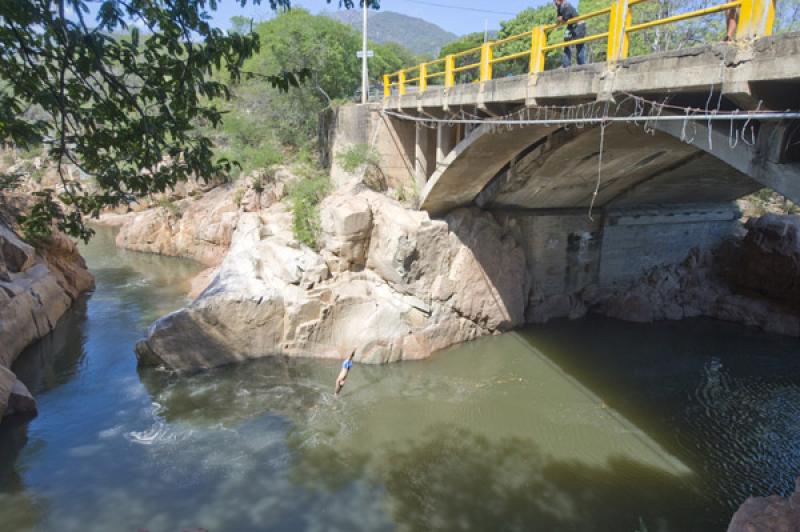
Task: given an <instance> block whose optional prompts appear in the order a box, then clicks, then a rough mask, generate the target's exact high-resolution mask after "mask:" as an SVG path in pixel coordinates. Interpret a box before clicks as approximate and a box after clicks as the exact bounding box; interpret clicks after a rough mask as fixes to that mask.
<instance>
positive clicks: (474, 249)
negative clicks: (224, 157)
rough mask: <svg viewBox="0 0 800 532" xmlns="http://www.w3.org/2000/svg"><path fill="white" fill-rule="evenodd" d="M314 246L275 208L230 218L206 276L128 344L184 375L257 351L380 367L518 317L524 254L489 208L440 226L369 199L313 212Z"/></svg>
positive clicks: (344, 199)
mask: <svg viewBox="0 0 800 532" xmlns="http://www.w3.org/2000/svg"><path fill="white" fill-rule="evenodd" d="M321 220H322V229H323V234H322V238H321V241H322V249H321V250H320V252H319V253H317V252H315V251H313V250H311V249H309V248H308V247H305V246H301V245H299V244H298V243H297V242H296V241H295V240H294V239H293V237H292V236H291V235H292V233H291V216H290V215H288V213H286V212H285V211H284V209H283V207H282V206H281V205H274V206H273V207H271V208H269V209H267V210H263V209H262V210H261V211H260V212H257V213H244V214H242V215H241V216H240V218H239V220H238V223H237V227H236V230H235V232H234V234H233V238H232V244H231V248H230V251H229V253H228V255H227V256H226V257H225V260H224V261H223V263H222V264H221V265H220V268H219V272H218V274H217V276H216V278H215V279H214V280H213V281H212V282H211V284H210V285H209V287H208V288H207V289H206V290H205V291H204V292H203V293H202V295H201V296H200V297H199V298H198V299H197V300H196V301H195V302H194V303H193V304H192V305H191V306H189V307H188V308H185V309H181V310H179V311H177V312H175V313H173V314H171V315H169V316H166V317H164V318H162V319H161V320H159V321H158V322H156V323H155V324H154V325H153V326H152V327H151V329H150V331H149V333H148V337H147V338H146V339H145V340H143V341H142V342H140V343H139V344H138V346H137V355H138V357H139V360H140V361H141V362H142V363H144V364H158V365H165V366H167V367H170V368H174V369H178V370H184V371H192V370H198V369H204V368H209V367H214V366H219V365H223V364H227V363H231V362H235V361H239V360H245V359H251V358H258V357H262V356H268V355H275V354H282V355H303V356H316V357H330V358H339V357H344V356H346V355H347V354H348V353H349V352H350V350H352V349H356V360H359V361H361V362H368V363H383V362H391V361H397V360H408V359H418V358H424V357H427V356H429V355H430V354H431V353H432V352H434V351H436V350H439V349H442V348H444V347H447V346H449V345H452V344H454V343H458V342H463V341H466V340H470V339H473V338H476V337H478V336H482V335H486V334H493V333H496V332H500V331H505V330H509V329H511V328H513V327H515V326H518V325H521V324H522V323H523V322H524V310H525V309H524V294H525V291H524V290H520V288H524V287H525V284H526V280H525V271H526V268H525V257H524V254H523V253H522V250H521V249H520V248H519V246H518V245H517V244H516V242H515V241H514V240H513V239H512V238H510V237H509V236H507V235H504V234H503V230H502V228H501V226H500V225H499V224H497V222H496V221H495V220H494V219H493V218H492V216H491V215H490V214H489V213H486V212H482V211H479V210H477V209H473V210H468V209H464V210H460V211H456V212H454V213H452V214H451V215H450V216H448V217H447V218H446V219H445V220H443V221H434V220H431V219H430V218H429V217H428V215H427V214H425V213H422V212H419V211H411V210H408V209H405V208H403V207H402V206H401V205H400V204H398V203H397V202H395V201H393V200H391V199H389V198H387V197H385V196H382V195H380V194H377V193H375V192H371V191H369V190H357V191H348V192H340V193H337V194H335V195H334V196H332V197H330V198H328V200H326V201H325V202H324V203H323V205H322V212H321Z"/></svg>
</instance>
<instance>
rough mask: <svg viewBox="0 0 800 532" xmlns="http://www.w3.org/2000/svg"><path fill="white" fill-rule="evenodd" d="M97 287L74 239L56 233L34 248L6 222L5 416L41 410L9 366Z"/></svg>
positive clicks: (0, 273) (0, 263)
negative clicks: (86, 292) (80, 299)
mask: <svg viewBox="0 0 800 532" xmlns="http://www.w3.org/2000/svg"><path fill="white" fill-rule="evenodd" d="M93 284H94V279H93V277H92V275H91V274H90V273H89V271H88V270H87V269H86V264H85V262H84V261H83V258H81V256H80V254H79V253H78V250H77V246H76V245H75V243H74V242H73V241H72V240H70V239H69V238H68V237H66V236H65V235H63V234H58V233H56V234H54V235H53V237H52V239H51V240H50V242H48V243H46V244H43V245H41V246H40V247H39V248H34V247H33V246H31V245H29V244H27V243H25V242H23V241H22V240H21V239H20V238H19V236H17V234H16V233H14V231H13V230H12V229H11V228H10V227H9V226H8V225H7V224H6V223H5V222H3V221H2V220H0V339H2V342H0V417H2V416H3V415H11V414H15V413H22V412H35V410H36V404H35V401H34V400H33V397H32V396H31V394H30V393H29V392H28V390H27V389H26V388H25V385H24V384H23V383H22V382H20V381H19V380H18V379H17V378H16V376H15V375H14V373H13V372H12V371H11V370H10V369H9V368H10V367H11V364H12V362H13V361H14V359H16V357H17V356H18V355H19V354H20V353H21V352H22V350H23V349H25V347H27V346H28V345H30V344H31V343H32V342H34V341H36V340H38V339H39V338H41V337H43V336H44V335H46V334H47V333H49V332H50V331H51V330H53V328H54V327H55V325H56V323H57V322H58V319H59V318H60V317H61V316H62V315H63V314H64V312H66V310H67V309H68V308H69V307H70V306H71V305H72V303H73V302H74V301H75V299H76V298H77V297H78V296H79V295H80V294H81V293H82V292H85V291H86V290H89V289H90V288H92V286H93Z"/></svg>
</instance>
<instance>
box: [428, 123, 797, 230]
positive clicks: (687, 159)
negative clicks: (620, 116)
mask: <svg viewBox="0 0 800 532" xmlns="http://www.w3.org/2000/svg"><path fill="white" fill-rule="evenodd" d="M723 129H724V131H723ZM788 129H789V128H788V125H786V124H782V125H778V124H769V123H764V124H761V125H760V131H759V134H758V142H757V144H756V145H753V146H750V145H748V144H746V143H745V142H742V141H739V143H738V145H736V146H731V145H730V142H729V133H730V125H729V124H728V123H725V124H721V123H717V124H716V126H714V125H712V127H711V131H710V132H709V129H708V126H707V125H706V124H700V123H693V124H691V125H690V126H689V127H688V128H687V131H688V133H686V136H691V137H693V139H692V142H691V143H687V142H684V141H683V140H681V138H682V136H683V134H684V125H683V122H682V121H678V122H658V123H655V124H653V130H652V131H650V132H649V133H647V132H645V131H644V130H643V128H642V127H641V126H640V125H638V126H637V125H632V124H630V125H625V124H614V125H612V126H610V127H608V128H606V130H605V132H604V139H603V140H604V150H603V166H602V172H601V175H600V182H599V184H598V166H599V165H598V158H599V156H600V150H599V146H600V129H599V128H598V127H586V128H583V129H576V128H570V129H565V128H556V127H545V126H524V127H505V126H499V127H498V126H493V125H490V124H484V125H481V126H480V127H478V128H476V129H475V130H473V131H472V133H471V134H470V135H468V136H467V137H466V138H465V139H464V140H463V141H461V142H460V143H459V144H458V145H457V146H456V147H455V148H454V149H453V150H452V151H451V152H450V154H449V155H448V156H447V157H446V158H445V159H444V160H443V161H442V162H441V164H440V165H439V166H438V168H437V170H436V171H435V173H434V174H433V175H432V176H431V179H430V180H429V181H428V182H427V184H426V186H425V188H424V189H423V191H422V201H421V208H422V209H425V210H427V211H429V212H431V213H432V214H434V215H441V214H444V213H446V212H448V211H449V210H451V209H453V208H456V207H459V206H463V205H469V204H472V203H473V202H476V203H478V204H479V205H481V206H487V207H492V208H522V209H570V208H585V207H588V206H589V204H590V203H591V202H592V197H593V195H594V191H595V187H598V185H599V190H598V196H597V198H596V200H595V202H594V203H595V205H596V206H598V207H637V206H642V205H663V204H687V203H721V202H727V201H732V200H735V199H737V198H739V197H742V196H744V195H747V194H749V193H751V192H754V191H755V190H758V189H759V188H762V187H770V188H773V189H774V190H776V191H778V192H779V193H781V194H783V195H785V196H787V197H788V198H790V199H792V200H793V201H798V202H800V164H799V163H797V162H791V161H781V159H780V150H781V147H782V146H784V144H785V142H784V140H783V139H784V136H785V135H786V132H787V131H788ZM709 133H710V134H709Z"/></svg>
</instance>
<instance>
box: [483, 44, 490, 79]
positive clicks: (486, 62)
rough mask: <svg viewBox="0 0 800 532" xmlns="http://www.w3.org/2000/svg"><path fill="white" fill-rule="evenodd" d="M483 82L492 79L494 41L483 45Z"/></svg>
mask: <svg viewBox="0 0 800 532" xmlns="http://www.w3.org/2000/svg"><path fill="white" fill-rule="evenodd" d="M480 72H481V82H484V81H491V80H492V43H489V42H485V43H483V44H482V45H481V69H480Z"/></svg>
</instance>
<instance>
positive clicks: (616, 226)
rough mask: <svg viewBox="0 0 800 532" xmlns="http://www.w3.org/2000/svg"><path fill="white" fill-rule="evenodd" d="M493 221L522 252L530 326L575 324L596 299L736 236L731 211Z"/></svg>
mask: <svg viewBox="0 0 800 532" xmlns="http://www.w3.org/2000/svg"><path fill="white" fill-rule="evenodd" d="M496 216H497V218H498V220H499V221H500V222H501V223H502V224H503V226H504V227H505V230H506V231H507V232H508V233H509V234H511V235H513V237H514V238H515V240H516V241H517V242H519V244H520V246H521V247H522V249H524V251H525V255H526V264H527V269H528V270H527V276H526V277H527V279H528V286H529V287H530V288H529V294H528V301H527V304H526V307H527V309H528V310H527V320H528V321H531V322H536V323H540V322H544V321H547V320H549V319H552V318H556V317H571V318H577V317H580V316H582V315H583V314H585V313H586V312H587V311H588V310H589V309H590V307H591V306H592V305H594V306H595V307H597V303H598V301H599V300H600V297H599V296H600V294H601V293H602V294H606V295H607V297H606V299H608V298H611V295H612V294H613V295H614V297H616V294H617V293H621V291H623V289H624V288H630V286H631V285H632V284H633V283H637V282H640V281H642V280H643V279H644V280H646V279H648V276H649V275H650V274H651V273H652V272H653V271H655V270H658V269H660V268H669V267H672V266H674V265H676V264H680V263H682V262H683V261H684V259H685V258H686V257H687V256H688V255H690V253H691V252H692V251H693V250H698V251H700V252H702V253H705V254H708V253H710V252H711V251H712V250H714V249H716V248H718V247H719V246H720V245H721V244H722V243H724V242H726V241H727V240H728V239H732V238H735V237H737V236H738V233H739V228H740V226H739V223H738V219H739V211H738V209H737V208H736V206H735V205H733V204H721V205H706V206H698V205H689V206H674V207H671V208H666V207H662V208H660V209H624V210H609V211H598V212H596V213H595V216H594V219H590V218H589V217H588V213H587V212H586V211H576V210H564V211H551V212H544V211H522V210H501V211H498V212H497V213H496ZM607 308H611V306H607ZM704 308H711V304H710V303H709V304H708V305H705V307H704ZM708 312H709V313H710V312H711V311H708ZM612 313H616V314H619V315H621V314H622V313H621V312H616V311H613V310H612ZM652 315H654V314H653V312H652V311H651V312H650V313H649V314H647V316H652ZM620 317H621V316H620Z"/></svg>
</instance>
